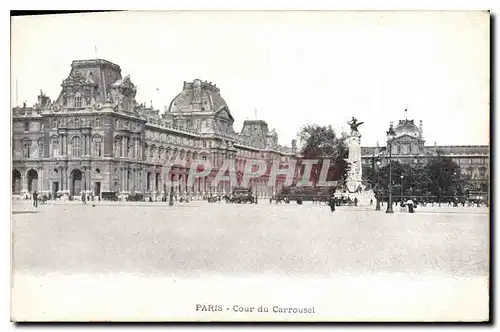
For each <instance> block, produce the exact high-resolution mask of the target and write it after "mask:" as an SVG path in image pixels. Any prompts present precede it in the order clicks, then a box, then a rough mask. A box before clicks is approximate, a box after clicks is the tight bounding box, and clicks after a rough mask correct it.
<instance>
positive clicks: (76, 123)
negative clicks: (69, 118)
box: [75, 118, 80, 128]
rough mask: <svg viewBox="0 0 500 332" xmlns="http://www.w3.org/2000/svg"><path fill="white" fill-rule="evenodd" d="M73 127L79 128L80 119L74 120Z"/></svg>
mask: <svg viewBox="0 0 500 332" xmlns="http://www.w3.org/2000/svg"><path fill="white" fill-rule="evenodd" d="M75 127H76V128H79V127H80V119H78V118H76V119H75Z"/></svg>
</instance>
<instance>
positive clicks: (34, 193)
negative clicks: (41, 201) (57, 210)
mask: <svg viewBox="0 0 500 332" xmlns="http://www.w3.org/2000/svg"><path fill="white" fill-rule="evenodd" d="M33 206H34V207H38V193H37V192H36V190H35V191H34V192H33Z"/></svg>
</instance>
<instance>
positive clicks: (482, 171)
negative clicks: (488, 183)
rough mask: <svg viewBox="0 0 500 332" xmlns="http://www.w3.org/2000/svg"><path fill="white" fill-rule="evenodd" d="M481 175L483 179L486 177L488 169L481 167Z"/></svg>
mask: <svg viewBox="0 0 500 332" xmlns="http://www.w3.org/2000/svg"><path fill="white" fill-rule="evenodd" d="M479 175H480V176H481V177H482V178H484V177H486V167H481V168H480V169H479Z"/></svg>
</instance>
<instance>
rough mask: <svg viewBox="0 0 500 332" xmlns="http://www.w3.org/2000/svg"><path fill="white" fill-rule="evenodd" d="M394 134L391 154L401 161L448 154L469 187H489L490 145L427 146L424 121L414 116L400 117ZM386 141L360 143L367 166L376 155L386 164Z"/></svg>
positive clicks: (413, 160)
mask: <svg viewBox="0 0 500 332" xmlns="http://www.w3.org/2000/svg"><path fill="white" fill-rule="evenodd" d="M391 126H393V128H394V131H395V133H396V136H395V138H394V140H393V144H392V158H393V160H397V161H399V162H400V163H402V164H425V163H427V162H428V160H429V159H430V158H433V157H436V156H444V157H451V158H452V159H453V161H455V162H456V163H457V164H458V165H459V166H460V168H461V172H462V175H463V176H464V177H465V178H467V180H468V185H469V187H468V189H471V190H481V191H484V192H488V191H489V178H490V177H489V162H490V161H489V160H490V153H489V150H490V148H489V146H487V145H437V144H436V143H435V144H434V145H432V146H426V145H425V140H424V136H423V124H422V121H420V122H419V126H418V127H417V125H416V124H415V123H414V120H399V123H398V124H397V125H396V126H395V127H394V124H393V123H391ZM388 149H389V144H388V142H387V145H386V146H385V147H362V148H361V153H362V161H363V163H364V164H365V165H369V166H370V167H371V166H372V164H373V160H374V159H375V158H379V159H380V161H381V163H382V165H387V164H388V155H389V150H388Z"/></svg>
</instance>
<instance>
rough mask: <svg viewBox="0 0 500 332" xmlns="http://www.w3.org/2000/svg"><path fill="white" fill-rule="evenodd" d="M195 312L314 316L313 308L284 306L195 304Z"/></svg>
mask: <svg viewBox="0 0 500 332" xmlns="http://www.w3.org/2000/svg"><path fill="white" fill-rule="evenodd" d="M196 311H204V312H207V311H208V312H221V311H231V312H236V313H254V312H262V313H265V312H273V313H279V314H314V313H315V312H314V307H286V306H278V305H275V306H262V305H259V306H248V305H238V304H235V305H231V306H223V305H221V304H197V305H196Z"/></svg>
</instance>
